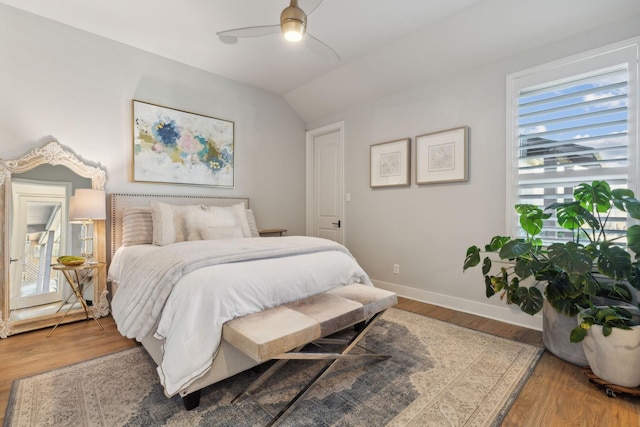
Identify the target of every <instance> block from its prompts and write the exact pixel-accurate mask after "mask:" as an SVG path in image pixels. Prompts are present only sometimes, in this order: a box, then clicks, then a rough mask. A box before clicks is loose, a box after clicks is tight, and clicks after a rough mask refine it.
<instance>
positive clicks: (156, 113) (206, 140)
mask: <svg viewBox="0 0 640 427" xmlns="http://www.w3.org/2000/svg"><path fill="white" fill-rule="evenodd" d="M234 148H235V147H234V123H233V122H231V121H228V120H223V119H218V118H215V117H209V116H203V115H200V114H194V113H188V112H186V111H181V110H175V109H172V108H168V107H162V106H159V105H154V104H149V103H146V102H141V101H137V100H133V180H134V181H140V182H158V183H169V184H191V185H207V186H213V187H227V188H233V186H234V175H235V167H234Z"/></svg>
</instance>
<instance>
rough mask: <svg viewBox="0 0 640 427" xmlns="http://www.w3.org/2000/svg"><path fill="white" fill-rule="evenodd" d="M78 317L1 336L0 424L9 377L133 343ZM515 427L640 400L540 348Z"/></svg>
mask: <svg viewBox="0 0 640 427" xmlns="http://www.w3.org/2000/svg"><path fill="white" fill-rule="evenodd" d="M397 307H398V308H401V309H404V310H408V311H412V312H415V313H419V314H422V315H425V316H429V317H433V318H435V319H439V320H444V321H447V322H450V323H454V324H457V325H461V326H465V327H468V328H472V329H477V330H481V331H484V332H488V333H491V334H494V335H498V336H502V337H505V338H508V339H513V340H516V341H520V342H524V343H528V344H532V345H536V346H542V334H541V333H540V332H538V331H533V330H530V329H525V328H521V327H517V326H513V325H508V324H505V323H501V322H496V321H493V320H489V319H484V318H481V317H477V316H473V315H470V314H465V313H460V312H457V311H453V310H449V309H446V308H442V307H437V306H433V305H429V304H424V303H420V302H416V301H411V300H407V299H403V298H401V299H400V302H399V303H398V306H397ZM101 323H102V324H103V325H104V327H105V330H104V331H103V332H101V331H100V330H99V329H98V327H97V325H96V324H95V322H93V321H83V322H76V323H71V324H67V325H63V326H60V327H58V329H57V330H56V331H55V333H54V334H53V336H52V337H51V338H46V335H47V333H48V332H49V330H48V329H47V330H41V331H35V332H29V333H25V334H19V335H14V336H12V337H10V338H8V339H3V340H0V415H2V417H1V418H0V422H4V415H5V411H6V407H7V402H8V399H9V393H10V390H11V384H12V382H13V380H15V379H17V378H22V377H25V376H29V375H33V374H36V373H39V372H45V371H48V370H51V369H55V368H58V367H61V366H66V365H70V364H73V363H77V362H81V361H83V360H88V359H92V358H95V357H99V356H102V355H105V354H109V353H114V352H117V351H120V350H124V349H126V348H130V347H134V346H136V345H137V344H136V343H135V342H134V341H132V340H128V339H126V338H123V337H122V336H121V335H120V334H119V333H118V331H117V329H116V327H115V324H114V323H113V320H112V319H111V318H104V319H101ZM502 425H503V426H517V427H529V426H530V427H534V426H535V427H539V426H544V427H555V426H562V427H567V426H580V427H592V426H593V427H596V426H597V427H631V426H638V427H640V398H628V397H616V398H608V397H606V396H605V394H604V392H603V391H601V390H600V389H598V388H597V387H596V386H594V385H593V384H591V383H589V381H588V380H587V379H586V377H585V376H584V375H583V374H582V370H581V368H579V367H577V366H574V365H571V364H569V363H567V362H564V361H563V360H561V359H558V358H557V357H555V356H553V355H551V354H549V353H547V352H545V354H544V355H543V356H542V359H541V360H540V362H539V363H538V366H537V367H536V369H535V371H534V372H533V374H532V375H531V377H530V378H529V381H528V382H527V384H526V385H525V386H524V388H523V390H522V392H521V393H520V395H519V396H518V398H517V399H516V401H515V402H514V404H513V405H512V407H511V409H510V411H509V413H508V414H507V416H506V418H505V420H504V421H503V423H502Z"/></svg>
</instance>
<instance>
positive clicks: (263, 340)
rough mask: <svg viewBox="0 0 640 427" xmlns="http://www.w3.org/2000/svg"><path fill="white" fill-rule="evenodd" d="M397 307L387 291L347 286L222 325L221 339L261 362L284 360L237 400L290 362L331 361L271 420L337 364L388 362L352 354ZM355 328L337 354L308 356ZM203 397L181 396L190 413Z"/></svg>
mask: <svg viewBox="0 0 640 427" xmlns="http://www.w3.org/2000/svg"><path fill="white" fill-rule="evenodd" d="M396 303H397V297H396V294H395V293H393V292H389V291H385V290H383V289H378V288H374V287H373V286H366V285H360V284H354V285H348V286H344V287H340V288H336V289H333V290H331V291H328V292H324V293H321V294H317V295H313V296H311V297H308V298H304V299H301V300H298V301H294V302H292V303H289V304H284V305H281V306H278V307H274V308H271V309H268V310H264V311H261V312H259V313H255V314H251V315H248V316H244V317H240V318H237V319H234V320H231V321H229V322H227V323H226V324H225V325H224V326H223V330H222V335H223V338H224V339H225V340H226V341H228V342H229V343H230V344H231V345H233V346H234V347H236V348H238V349H239V350H241V351H242V352H243V353H245V354H246V355H248V356H249V357H251V358H252V359H253V360H255V361H256V362H258V363H262V362H265V361H268V360H271V359H280V360H278V362H276V363H275V364H274V365H273V366H271V367H270V368H269V369H267V370H266V371H265V372H264V373H263V374H262V375H261V376H260V377H259V378H258V379H257V380H256V381H255V382H254V383H253V384H251V385H250V386H249V387H248V388H247V389H246V390H244V391H243V392H242V393H241V394H240V395H239V396H238V397H236V399H234V402H236V401H239V400H241V399H242V398H244V397H252V396H251V392H252V391H254V390H255V389H257V388H258V387H259V386H260V385H261V384H263V383H264V382H265V381H266V380H267V379H268V378H269V377H271V376H272V375H273V374H274V373H275V372H276V371H277V370H278V369H279V368H281V367H282V366H283V365H284V364H285V363H286V362H287V361H288V360H291V359H311V360H318V359H325V360H333V363H331V364H329V365H327V366H326V367H325V368H324V369H323V370H322V371H321V372H320V373H319V374H318V375H316V376H315V377H314V379H313V380H312V381H311V382H310V383H309V384H307V386H306V387H305V388H304V389H303V390H302V391H301V392H300V393H299V394H298V395H297V396H296V397H295V398H294V399H293V400H292V401H291V402H289V403H288V404H287V405H286V407H285V408H284V409H283V410H282V411H281V412H280V413H279V414H277V415H275V416H274V420H273V422H275V421H276V420H277V419H278V418H280V417H281V416H282V415H283V414H284V413H285V412H286V410H287V409H288V408H289V407H291V406H292V405H293V403H295V401H297V400H298V399H300V398H301V397H302V396H303V395H304V394H305V393H306V391H307V390H308V389H309V388H310V387H311V386H312V385H313V384H314V383H315V382H317V381H318V380H319V379H320V378H321V377H322V376H323V375H324V374H325V373H326V372H327V371H328V370H329V369H330V368H331V367H332V366H333V364H334V363H335V362H336V361H338V360H340V359H344V358H374V359H385V358H389V357H390V356H389V355H379V354H375V353H371V352H369V351H366V352H364V353H358V354H349V352H350V351H351V350H352V349H353V348H354V347H355V346H356V345H357V344H358V342H359V341H360V340H361V339H362V338H363V337H364V335H365V334H366V333H367V332H368V331H369V329H370V328H371V326H373V324H374V322H375V321H376V320H377V319H378V317H379V316H380V315H381V314H382V313H383V312H384V311H385V310H386V309H387V308H389V307H391V306H393V305H395V304H396ZM351 326H355V328H354V330H355V331H356V334H355V335H354V336H353V337H352V338H351V339H349V340H347V341H346V342H344V347H343V349H342V351H340V352H335V353H317V352H314V353H305V352H304V351H302V349H303V348H304V347H305V346H306V345H307V344H309V343H312V342H318V341H319V340H322V339H323V338H325V337H327V336H329V335H332V334H334V333H336V332H339V331H342V330H344V329H346V328H349V327H351ZM199 399H200V393H199V392H194V393H191V394H189V395H187V396H185V397H184V398H183V400H184V405H185V407H186V408H187V409H193V408H195V407H197V406H198V404H199Z"/></svg>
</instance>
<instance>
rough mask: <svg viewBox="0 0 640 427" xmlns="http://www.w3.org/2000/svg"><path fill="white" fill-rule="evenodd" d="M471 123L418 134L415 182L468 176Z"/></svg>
mask: <svg viewBox="0 0 640 427" xmlns="http://www.w3.org/2000/svg"><path fill="white" fill-rule="evenodd" d="M468 151H469V127H468V126H461V127H458V128H454V129H447V130H443V131H439V132H433V133H428V134H424V135H418V136H416V184H418V185H422V184H438V183H446V182H463V181H468V180H469V165H468Z"/></svg>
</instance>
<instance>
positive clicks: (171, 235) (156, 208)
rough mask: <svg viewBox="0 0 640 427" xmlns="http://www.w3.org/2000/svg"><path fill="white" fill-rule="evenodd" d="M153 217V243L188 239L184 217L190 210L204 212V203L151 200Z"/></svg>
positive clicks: (161, 243)
mask: <svg viewBox="0 0 640 427" xmlns="http://www.w3.org/2000/svg"><path fill="white" fill-rule="evenodd" d="M150 205H151V217H152V218H153V244H154V245H159V246H164V245H169V244H171V243H176V242H184V241H185V240H187V232H186V229H185V223H184V217H185V215H186V214H187V213H190V212H203V211H204V210H205V209H206V207H204V206H202V205H185V206H181V205H170V204H168V203H162V202H151V203H150Z"/></svg>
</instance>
